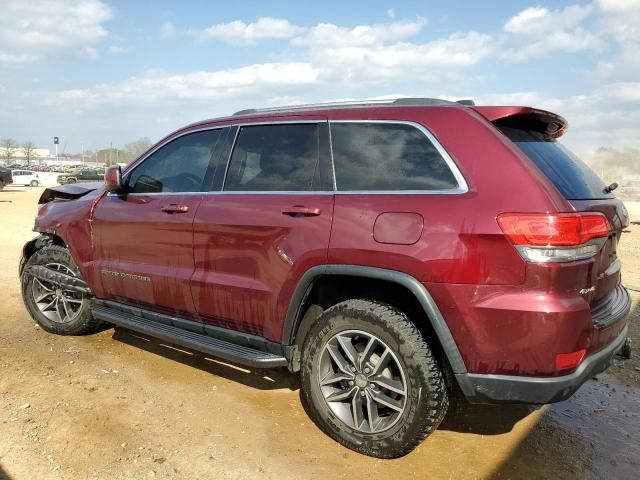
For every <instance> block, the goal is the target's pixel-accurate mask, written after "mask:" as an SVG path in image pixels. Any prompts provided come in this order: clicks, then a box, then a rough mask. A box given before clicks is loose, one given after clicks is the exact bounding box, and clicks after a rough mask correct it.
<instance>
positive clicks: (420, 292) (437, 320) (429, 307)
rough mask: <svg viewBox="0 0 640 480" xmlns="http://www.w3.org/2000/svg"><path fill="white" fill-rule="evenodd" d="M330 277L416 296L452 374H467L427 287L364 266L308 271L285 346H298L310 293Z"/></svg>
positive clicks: (292, 305) (288, 321) (294, 301)
mask: <svg viewBox="0 0 640 480" xmlns="http://www.w3.org/2000/svg"><path fill="white" fill-rule="evenodd" d="M327 275H349V276H356V277H365V278H371V279H375V280H384V281H387V282H392V283H396V284H398V285H400V286H403V287H405V288H406V289H407V290H409V291H410V292H411V293H412V294H413V295H414V296H415V298H416V299H417V300H418V302H419V303H420V305H421V306H422V308H423V309H424V312H425V313H426V314H427V317H428V318H429V321H430V322H431V326H432V327H433V330H434V331H435V333H436V335H437V336H438V340H439V341H440V345H441V346H442V349H443V351H444V353H445V355H446V356H447V360H448V361H449V364H450V365H451V369H452V370H453V373H454V374H464V373H467V369H466V367H465V364H464V360H463V359H462V355H461V354H460V350H459V349H458V346H457V344H456V342H455V340H454V339H453V335H452V334H451V330H449V327H448V326H447V323H446V321H445V319H444V317H443V316H442V313H440V309H439V308H438V306H437V305H436V303H435V301H434V300H433V297H432V296H431V294H430V293H429V292H428V290H427V289H426V288H425V286H424V285H423V284H422V283H420V281H419V280H417V279H416V278H415V277H413V276H411V275H408V274H406V273H404V272H399V271H397V270H388V269H384V268H378V267H368V266H362V265H317V266H315V267H312V268H310V269H309V270H307V271H306V272H305V273H304V274H303V275H302V278H301V279H300V281H299V282H298V285H297V286H296V289H295V291H294V293H293V296H292V297H291V300H290V302H289V307H288V309H287V313H286V316H285V321H284V327H283V331H282V343H283V344H285V345H293V344H294V343H295V339H296V334H297V331H298V328H299V327H300V323H301V321H302V311H301V309H302V306H303V305H304V304H305V301H306V299H307V297H308V296H309V294H310V293H311V290H312V289H313V286H314V284H315V283H316V281H317V280H319V279H320V278H321V277H324V276H327Z"/></svg>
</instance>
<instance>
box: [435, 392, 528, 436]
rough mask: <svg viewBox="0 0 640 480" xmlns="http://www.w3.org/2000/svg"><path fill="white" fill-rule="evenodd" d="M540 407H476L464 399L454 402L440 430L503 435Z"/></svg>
mask: <svg viewBox="0 0 640 480" xmlns="http://www.w3.org/2000/svg"><path fill="white" fill-rule="evenodd" d="M538 408H539V407H538V406H535V405H474V404H471V403H468V402H467V401H466V400H464V399H456V401H455V402H452V404H451V406H450V407H449V410H448V411H447V415H446V416H445V417H444V420H443V421H442V423H441V424H440V426H439V427H438V430H449V431H451V432H459V433H472V434H475V435H501V434H503V433H507V432H510V431H511V430H513V427H514V426H515V424H516V423H518V422H519V421H520V420H522V419H524V418H525V417H527V416H529V415H530V414H531V413H533V412H534V411H535V410H537V409H538Z"/></svg>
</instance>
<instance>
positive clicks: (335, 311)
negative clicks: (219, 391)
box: [302, 300, 448, 458]
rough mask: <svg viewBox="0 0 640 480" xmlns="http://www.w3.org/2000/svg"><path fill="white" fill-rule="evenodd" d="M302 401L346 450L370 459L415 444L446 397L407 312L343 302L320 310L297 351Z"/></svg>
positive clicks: (439, 414)
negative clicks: (300, 367) (301, 350)
mask: <svg viewBox="0 0 640 480" xmlns="http://www.w3.org/2000/svg"><path fill="white" fill-rule="evenodd" d="M302 358H303V362H302V394H303V401H304V403H305V406H306V407H307V410H308V411H309V414H310V416H311V418H312V420H313V421H314V422H315V423H316V424H317V425H318V426H319V427H320V428H321V429H322V430H323V431H324V432H325V433H327V434H328V435H329V436H331V437H332V438H333V439H334V440H336V441H338V442H339V443H341V444H343V445H345V446H346V447H348V448H350V449H352V450H355V451H357V452H360V453H363V454H365V455H370V456H373V457H378V458H395V457H400V456H403V455H406V454H407V453H409V452H411V451H412V450H413V449H414V448H416V447H417V446H418V445H419V444H420V443H421V442H422V441H423V440H424V439H425V438H426V437H427V436H428V435H429V434H430V433H431V432H432V431H433V430H435V429H436V428H437V427H438V425H439V424H440V422H441V421H442V419H443V418H444V415H445V413H446V411H447V407H448V398H447V392H446V387H445V383H444V380H443V377H442V373H441V371H440V369H439V367H438V364H437V362H436V360H435V358H434V356H433V354H432V352H431V350H430V348H429V346H428V344H427V342H426V341H425V339H424V337H423V336H422V335H421V333H420V332H419V331H418V329H417V328H416V326H415V325H414V324H413V323H411V321H410V320H409V319H408V317H407V316H406V315H405V314H404V313H403V312H401V311H400V310H398V309H396V308H395V307H392V306H390V305H387V304H383V303H379V302H375V301H371V300H348V301H345V302H342V303H339V304H337V305H334V306H333V307H331V308H329V309H328V310H326V311H325V312H324V313H323V314H322V315H321V316H320V318H319V319H318V320H317V322H316V323H315V325H314V326H313V328H312V329H311V331H310V332H309V334H308V336H307V339H306V340H305V344H304V347H303V353H302Z"/></svg>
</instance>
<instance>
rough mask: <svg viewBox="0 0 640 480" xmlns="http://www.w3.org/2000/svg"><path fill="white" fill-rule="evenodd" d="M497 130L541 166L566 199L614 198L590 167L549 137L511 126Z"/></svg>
mask: <svg viewBox="0 0 640 480" xmlns="http://www.w3.org/2000/svg"><path fill="white" fill-rule="evenodd" d="M500 130H501V131H502V132H503V133H504V134H505V135H506V136H507V137H509V139H510V140H511V141H513V143H515V144H516V145H517V146H518V148H520V150H522V152H523V153H524V154H525V155H526V156H527V157H529V158H530V159H531V160H532V161H533V163H535V164H536V166H537V167H538V168H539V169H540V170H542V173H544V174H545V175H546V176H547V178H548V179H549V180H551V181H552V182H553V184H554V185H555V186H556V188H557V189H558V190H560V193H562V195H563V196H564V197H565V198H566V199H567V200H591V199H598V198H614V196H613V194H611V193H604V189H605V188H606V187H607V185H606V184H605V183H604V182H603V181H602V179H601V178H600V177H598V175H597V174H596V173H595V172H594V171H593V170H591V168H590V167H589V166H588V165H587V164H586V163H584V162H583V161H582V160H580V159H579V158H578V157H577V156H576V155H575V154H573V153H572V152H571V151H570V150H569V149H568V148H566V147H564V146H563V145H561V144H560V143H558V142H557V141H555V140H554V139H553V138H550V137H548V136H547V135H545V134H543V133H540V132H536V131H532V130H522V129H517V128H511V127H505V126H503V127H500Z"/></svg>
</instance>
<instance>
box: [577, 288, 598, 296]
mask: <svg viewBox="0 0 640 480" xmlns="http://www.w3.org/2000/svg"><path fill="white" fill-rule="evenodd" d="M595 291H596V287H590V288H583V289H582V290H580V295H587V294H588V293H592V292H595Z"/></svg>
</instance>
